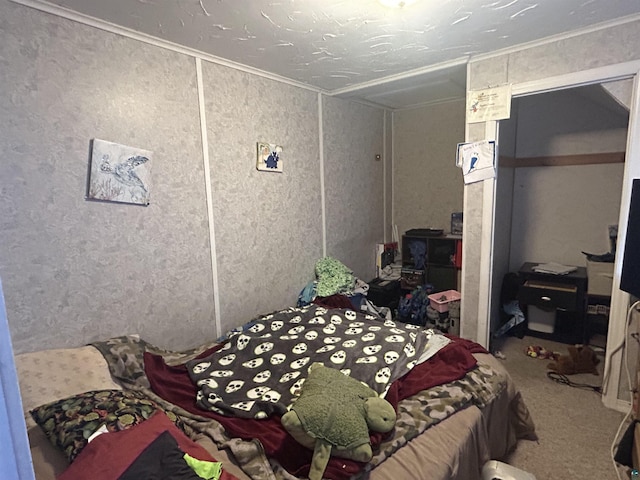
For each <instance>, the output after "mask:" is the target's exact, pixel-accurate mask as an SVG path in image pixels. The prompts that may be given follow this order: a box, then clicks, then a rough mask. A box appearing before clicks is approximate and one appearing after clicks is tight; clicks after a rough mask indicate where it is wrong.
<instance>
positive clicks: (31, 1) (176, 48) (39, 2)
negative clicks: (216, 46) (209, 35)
mask: <svg viewBox="0 0 640 480" xmlns="http://www.w3.org/2000/svg"><path fill="white" fill-rule="evenodd" d="M10 1H11V2H13V3H17V4H20V5H23V6H25V7H30V8H33V9H35V10H40V11H42V12H45V13H50V14H52V15H56V16H58V17H62V18H66V19H67V20H72V21H74V22H78V23H81V24H83V25H88V26H90V27H94V28H98V29H100V30H105V31H107V32H110V33H115V34H117V35H122V36H123V37H127V38H132V39H134V40H138V41H140V42H144V43H147V44H150V45H154V46H156V47H160V48H165V49H167V50H171V51H173V52H176V53H182V54H184V55H188V56H190V57H194V58H199V59H201V60H206V61H208V62H212V63H216V64H218V65H223V66H225V67H231V68H235V69H236V70H241V71H243V72H246V73H251V74H254V75H258V76H260V77H264V78H268V79H270V80H275V81H277V82H280V83H286V84H288V85H292V86H295V87H299V88H303V89H305V90H311V91H313V92H317V93H325V94H329V93H330V92H327V91H325V90H322V89H319V88H317V87H313V86H311V85H307V84H306V83H301V82H296V81H295V80H291V79H290V78H286V77H282V76H280V75H276V74H274V73H270V72H265V71H264V70H260V69H258V68H253V67H249V66H247V65H244V64H242V63H237V62H233V61H231V60H227V59H225V58H221V57H216V56H215V55H211V54H208V53H204V52H201V51H200V50H195V49H192V48H187V47H184V46H182V45H178V44H177V43H173V42H169V41H167V40H162V39H160V38H157V37H153V36H151V35H147V34H145V33H140V32H137V31H135V30H131V29H129V28H125V27H121V26H119V25H116V24H113V23H110V22H106V21H104V20H100V19H98V18H95V17H91V16H89V15H85V14H82V13H78V12H76V11H74V10H70V9H68V8H65V7H61V6H59V5H55V4H52V3H49V2H46V1H43V0H10Z"/></svg>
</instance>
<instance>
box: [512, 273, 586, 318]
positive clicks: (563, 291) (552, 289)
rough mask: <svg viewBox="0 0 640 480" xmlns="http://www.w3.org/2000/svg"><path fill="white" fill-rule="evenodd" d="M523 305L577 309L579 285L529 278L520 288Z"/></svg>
mask: <svg viewBox="0 0 640 480" xmlns="http://www.w3.org/2000/svg"><path fill="white" fill-rule="evenodd" d="M518 301H519V302H520V303H521V304H522V305H537V306H539V307H543V308H546V309H551V308H558V309H561V310H570V311H573V310H577V308H578V287H577V286H575V285H567V284H561V283H552V282H541V281H539V280H527V281H526V282H524V284H523V285H522V286H521V287H520V289H519V290H518Z"/></svg>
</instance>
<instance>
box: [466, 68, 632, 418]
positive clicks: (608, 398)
mask: <svg viewBox="0 0 640 480" xmlns="http://www.w3.org/2000/svg"><path fill="white" fill-rule="evenodd" d="M639 73H640V60H636V61H631V62H624V63H619V64H615V65H608V66H606V67H599V68H594V69H590V70H583V71H579V72H574V73H569V74H564V75H558V76H554V77H549V78H544V79H540V80H535V81H530V82H522V83H518V84H513V85H512V96H513V97H523V96H527V95H534V94H540V93H545V92H550V91H555V90H563V89H567V88H573V87H580V86H584V85H590V84H594V83H604V82H611V81H615V80H623V79H627V78H633V79H634V84H633V93H632V97H631V105H630V108H629V126H628V129H627V132H628V133H627V149H626V161H625V166H624V177H623V185H622V194H621V195H622V196H621V202H620V216H619V221H618V243H617V246H616V251H617V252H624V246H625V236H626V231H627V217H628V215H629V203H630V198H631V183H632V179H633V178H640V133H635V134H634V132H640V130H639V129H640V118H638V117H639V116H640V115H639V114H640V87H639V85H638V83H639V75H638V74H639ZM498 125H499V124H498V122H495V121H491V122H486V125H485V136H486V139H487V140H498V136H499V132H498ZM498 144H499V142H498ZM496 187H497V184H496V179H495V178H493V179H489V180H485V181H484V185H483V196H482V212H483V216H482V230H481V231H482V237H481V246H480V278H481V279H485V281H483V282H480V283H481V285H480V289H479V296H478V297H479V298H478V329H477V338H476V341H477V342H478V343H480V344H482V345H485V346H488V345H489V338H490V334H491V332H490V328H491V322H490V318H491V312H492V311H494V310H495V309H496V308H499V305H495V303H496V301H497V299H496V296H495V295H493V293H492V292H493V288H492V282H491V279H492V278H493V261H494V259H493V246H494V229H495V204H496V190H497V188H496ZM621 272H622V255H617V256H616V260H615V264H614V277H613V290H612V295H611V310H610V316H609V328H608V335H607V348H606V352H607V354H606V358H605V374H604V375H605V378H604V380H603V394H602V401H603V403H604V404H605V406H607V407H609V408H613V409H615V410H618V411H621V412H626V411H628V409H629V405H630V403H631V399H630V398H629V400H627V399H619V398H618V397H619V389H620V386H621V381H620V380H621V378H620V377H621V371H622V366H623V355H622V354H623V350H624V349H623V348H622V346H623V345H624V341H625V336H626V328H625V326H626V323H627V312H628V309H629V295H628V294H626V293H625V292H622V291H621V290H620V275H621ZM496 311H497V310H496Z"/></svg>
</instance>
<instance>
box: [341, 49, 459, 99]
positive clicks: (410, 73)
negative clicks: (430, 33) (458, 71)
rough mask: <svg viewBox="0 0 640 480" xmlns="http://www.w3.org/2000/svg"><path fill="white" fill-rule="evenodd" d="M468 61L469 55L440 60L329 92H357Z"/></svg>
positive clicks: (456, 65) (457, 65)
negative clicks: (439, 61) (426, 65)
mask: <svg viewBox="0 0 640 480" xmlns="http://www.w3.org/2000/svg"><path fill="white" fill-rule="evenodd" d="M468 62H469V57H461V58H457V59H455V60H451V61H449V62H442V63H438V64H435V65H429V66H428V67H422V68H416V69H413V70H409V71H406V72H402V73H398V74H396V75H389V76H387V77H382V78H378V79H376V80H371V81H369V82H363V83H358V84H357V85H352V86H350V87H345V88H338V89H336V90H331V92H330V93H331V95H343V94H345V93H352V92H357V91H359V90H362V89H364V88H368V87H377V86H379V85H384V84H386V83H390V82H395V81H397V80H405V79H409V78H412V77H417V76H419V75H424V74H426V73H433V72H437V71H439V70H444V69H447V68H451V67H459V66H461V65H466V64H467V63H468Z"/></svg>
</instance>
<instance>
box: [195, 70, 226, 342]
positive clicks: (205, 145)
mask: <svg viewBox="0 0 640 480" xmlns="http://www.w3.org/2000/svg"><path fill="white" fill-rule="evenodd" d="M195 62H196V80H197V84H198V108H199V110H200V135H201V137H202V160H203V163H204V186H205V193H206V198H207V220H208V223H209V250H210V255H211V278H212V284H213V305H214V310H215V311H214V322H215V329H216V337H219V336H221V335H222V334H223V333H224V332H223V331H222V312H220V290H219V285H220V284H219V282H218V260H217V258H218V257H217V255H216V229H215V222H214V220H213V196H212V195H213V188H212V187H211V168H210V163H209V138H208V136H207V117H206V103H205V98H204V83H203V77H202V61H201V60H200V59H199V58H196V59H195Z"/></svg>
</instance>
